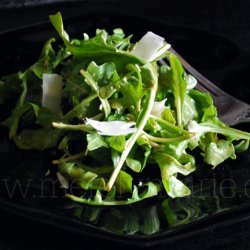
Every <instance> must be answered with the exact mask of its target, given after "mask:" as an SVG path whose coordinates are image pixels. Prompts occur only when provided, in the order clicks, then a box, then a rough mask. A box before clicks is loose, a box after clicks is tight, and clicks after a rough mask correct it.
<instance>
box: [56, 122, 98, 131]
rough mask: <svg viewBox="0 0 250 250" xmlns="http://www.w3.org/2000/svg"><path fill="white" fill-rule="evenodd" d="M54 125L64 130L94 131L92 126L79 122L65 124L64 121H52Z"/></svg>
mask: <svg viewBox="0 0 250 250" xmlns="http://www.w3.org/2000/svg"><path fill="white" fill-rule="evenodd" d="M52 126H53V127H54V128H58V129H64V130H73V131H82V132H91V131H93V130H92V129H91V127H89V126H87V125H85V124H77V125H72V124H65V123H62V122H52Z"/></svg>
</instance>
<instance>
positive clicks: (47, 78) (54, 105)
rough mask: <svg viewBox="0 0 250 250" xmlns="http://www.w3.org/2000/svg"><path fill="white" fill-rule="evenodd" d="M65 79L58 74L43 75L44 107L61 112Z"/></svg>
mask: <svg viewBox="0 0 250 250" xmlns="http://www.w3.org/2000/svg"><path fill="white" fill-rule="evenodd" d="M62 80H63V78H62V77H61V76H60V75H57V74H43V99H42V107H45V108H48V109H50V110H52V111H55V112H60V111H61V99H62V86H63V81H62Z"/></svg>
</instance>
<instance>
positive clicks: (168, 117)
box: [161, 107, 176, 124]
mask: <svg viewBox="0 0 250 250" xmlns="http://www.w3.org/2000/svg"><path fill="white" fill-rule="evenodd" d="M161 117H162V119H163V120H165V121H167V122H170V123H172V124H175V123H176V121H175V118H174V116H173V112H172V111H171V109H170V107H166V108H165V109H164V110H163V112H162V113H161Z"/></svg>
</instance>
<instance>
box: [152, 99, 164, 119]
mask: <svg viewBox="0 0 250 250" xmlns="http://www.w3.org/2000/svg"><path fill="white" fill-rule="evenodd" d="M166 101H167V98H165V99H163V100H162V101H160V102H154V104H153V108H152V110H151V115H154V116H157V117H161V113H162V112H163V111H164V109H165V108H166V106H165V102H166Z"/></svg>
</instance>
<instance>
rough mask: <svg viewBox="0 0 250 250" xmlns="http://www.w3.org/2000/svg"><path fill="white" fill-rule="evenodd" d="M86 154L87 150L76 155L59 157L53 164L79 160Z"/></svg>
mask: <svg viewBox="0 0 250 250" xmlns="http://www.w3.org/2000/svg"><path fill="white" fill-rule="evenodd" d="M85 154H86V152H85V151H84V152H81V153H79V154H74V155H71V156H69V157H66V158H61V159H58V160H53V161H52V164H54V165H59V164H62V163H65V162H68V161H74V160H77V159H79V158H82V157H84V156H85Z"/></svg>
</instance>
